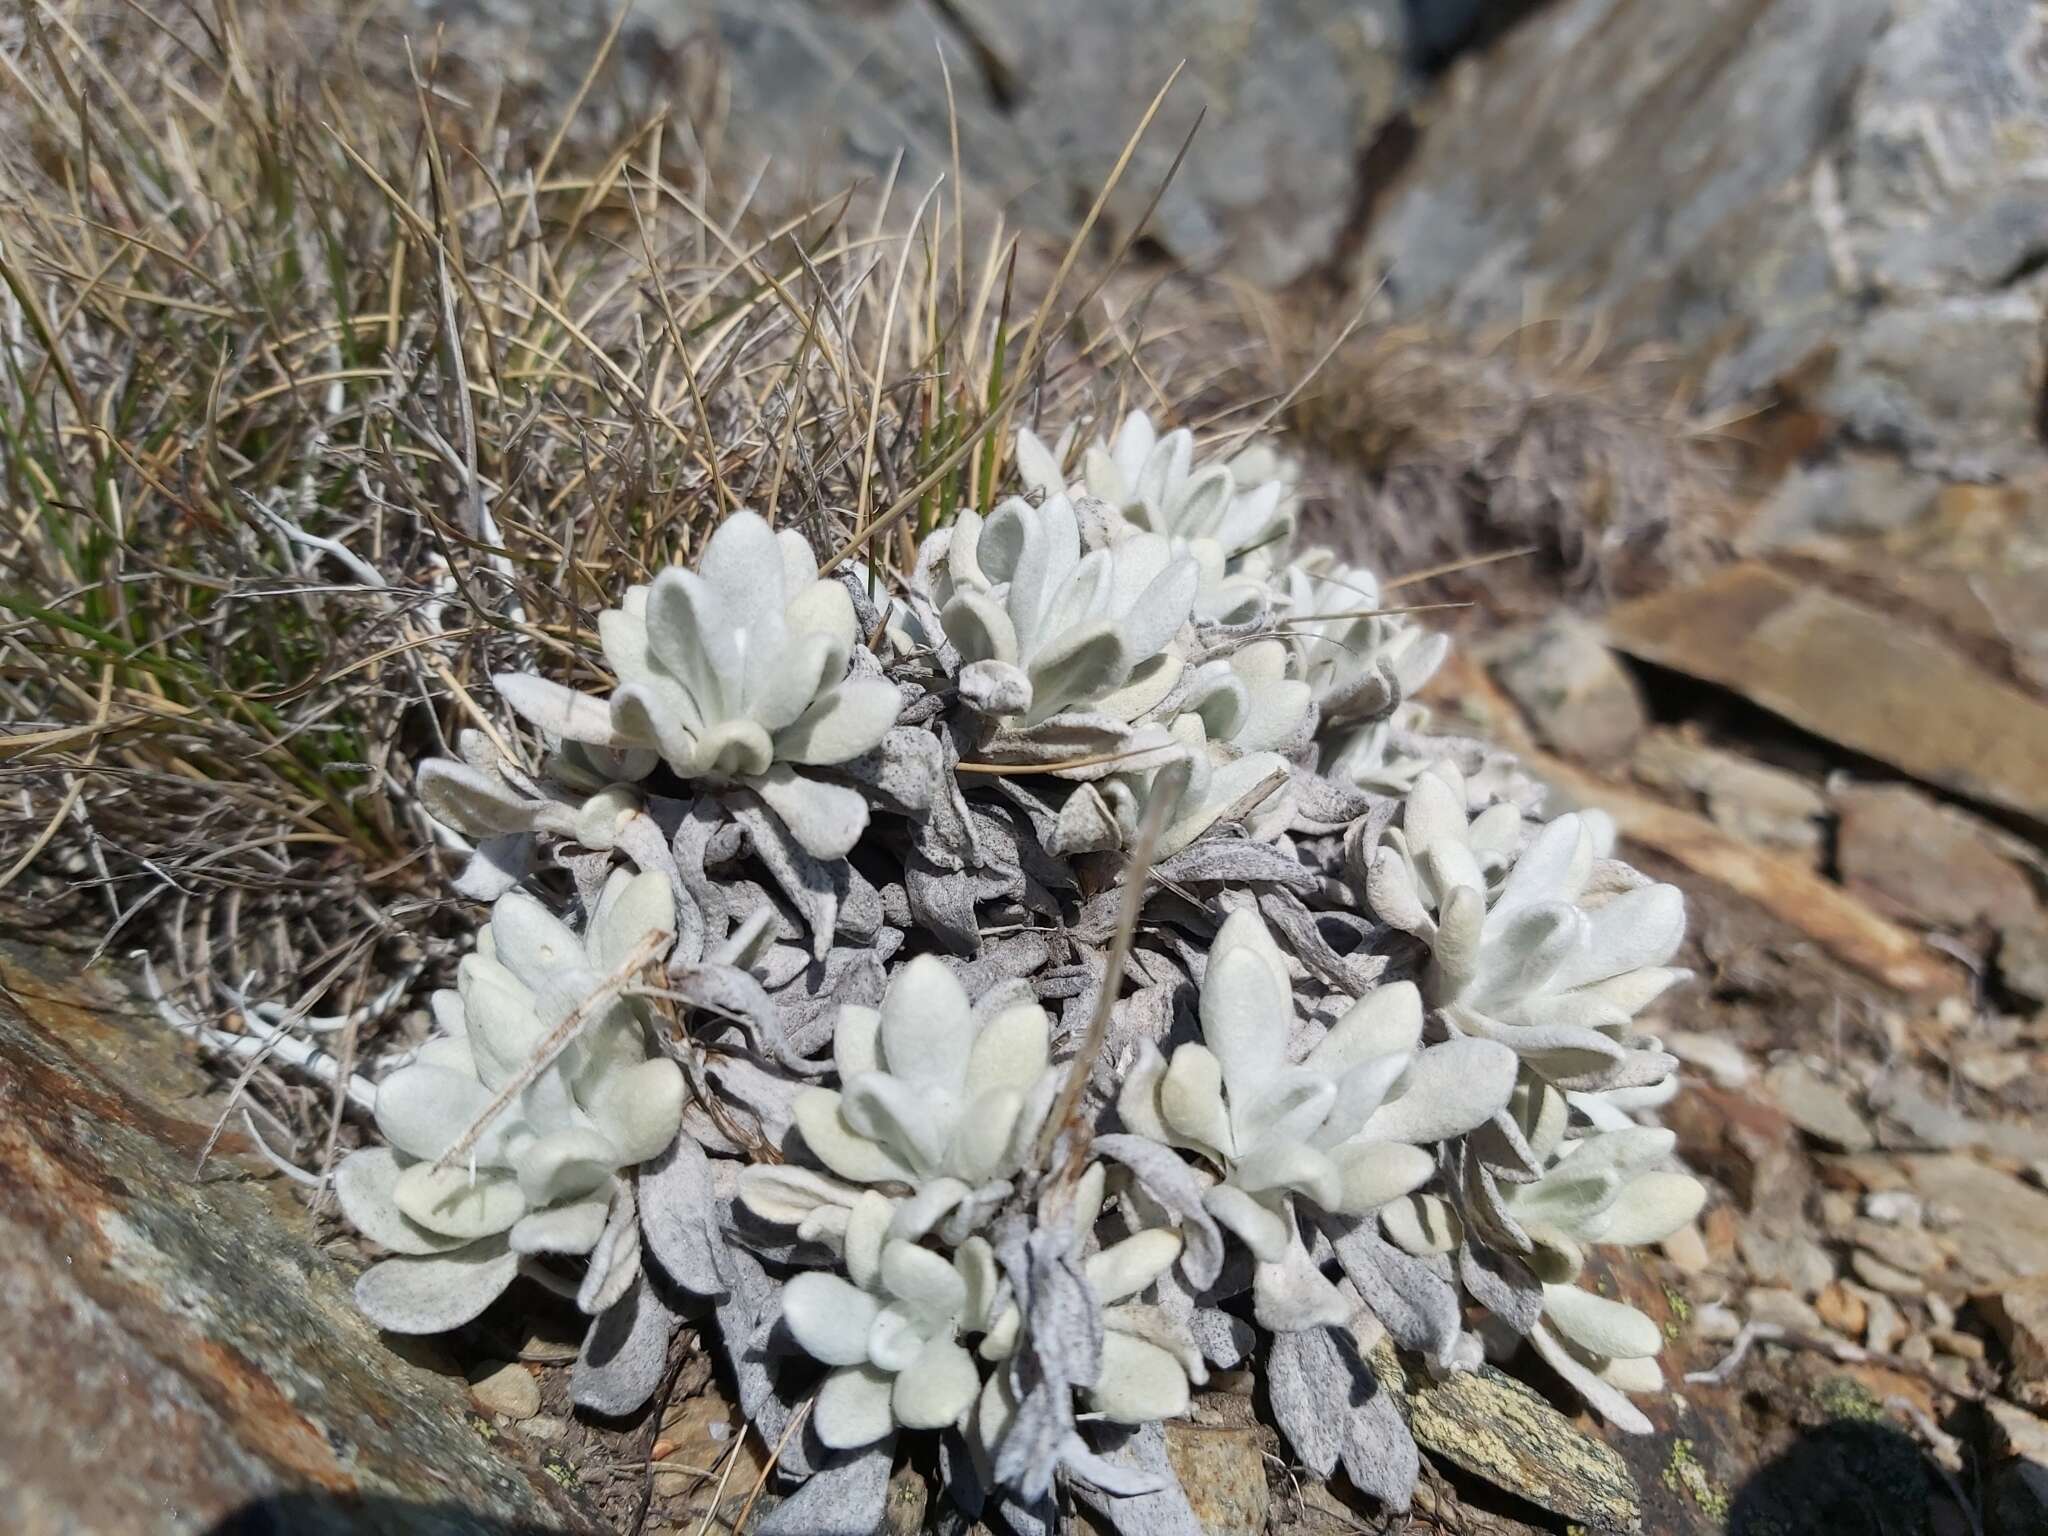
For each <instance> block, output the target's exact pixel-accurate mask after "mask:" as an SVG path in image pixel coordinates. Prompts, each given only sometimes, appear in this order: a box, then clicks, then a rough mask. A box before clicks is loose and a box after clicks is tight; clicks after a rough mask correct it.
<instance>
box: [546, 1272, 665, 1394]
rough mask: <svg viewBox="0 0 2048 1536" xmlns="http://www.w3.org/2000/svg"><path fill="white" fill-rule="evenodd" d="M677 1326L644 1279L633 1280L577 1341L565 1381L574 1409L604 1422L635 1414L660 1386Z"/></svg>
mask: <svg viewBox="0 0 2048 1536" xmlns="http://www.w3.org/2000/svg"><path fill="white" fill-rule="evenodd" d="M677 1321H678V1319H677V1317H676V1315H675V1314H674V1313H673V1312H671V1311H670V1310H669V1309H668V1306H667V1304H666V1303H665V1302H663V1301H662V1299H661V1298H660V1296H658V1295H657V1294H656V1293H655V1290H654V1287H653V1286H651V1285H649V1284H648V1283H647V1281H646V1279H645V1278H644V1277H642V1278H641V1279H638V1280H636V1281H634V1283H633V1285H632V1287H631V1289H629V1290H628V1291H627V1292H626V1294H625V1295H624V1296H623V1297H621V1298H620V1299H619V1300H618V1301H616V1302H614V1303H613V1304H612V1306H611V1307H610V1308H609V1309H608V1310H607V1311H606V1312H605V1313H604V1314H603V1315H602V1316H600V1317H599V1318H598V1319H597V1321H596V1322H594V1323H592V1324H591V1325H590V1331H589V1332H588V1333H586V1334H585V1335H584V1336H583V1347H582V1349H581V1350H580V1351H579V1352H578V1354H577V1356H576V1367H575V1369H574V1370H573V1371H572V1372H571V1373H570V1377H569V1395H570V1396H571V1397H572V1398H573V1399H574V1400H575V1403H576V1406H577V1407H579V1408H588V1409H589V1410H590V1411H591V1412H593V1413H601V1414H604V1415H606V1416H607V1417H610V1418H618V1417H620V1416H622V1415H624V1414H629V1413H632V1412H633V1411H634V1410H636V1409H638V1408H639V1407H640V1405H641V1404H643V1403H645V1402H646V1401H647V1400H648V1399H649V1398H650V1397H652V1396H653V1395H654V1392H655V1389H656V1388H657V1387H659V1386H660V1385H661V1377H662V1372H663V1371H664V1370H665V1369H666V1368H667V1366H668V1345H669V1339H670V1337H671V1336H672V1335H673V1334H674V1333H675V1330H676V1324H677Z"/></svg>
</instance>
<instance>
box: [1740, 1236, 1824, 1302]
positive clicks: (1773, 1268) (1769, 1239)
mask: <svg viewBox="0 0 2048 1536" xmlns="http://www.w3.org/2000/svg"><path fill="white" fill-rule="evenodd" d="M1735 1246H1736V1248H1737V1250H1738V1251H1739V1252H1740V1253H1741V1254H1742V1262H1743V1264H1744V1265H1745V1266H1747V1267H1748V1269H1749V1272H1750V1274H1751V1275H1753V1276H1754V1277H1755V1278H1756V1279H1758V1280H1761V1281H1763V1282H1764V1283H1765V1284H1766V1285H1778V1286H1782V1287H1784V1288H1785V1289H1787V1290H1790V1291H1795V1292H1797V1293H1798V1294H1799V1295H1801V1296H1811V1295H1812V1294H1813V1293H1814V1292H1815V1291H1818V1290H1819V1289H1820V1288H1821V1287H1822V1286H1824V1285H1826V1284H1827V1283H1828V1282H1829V1281H1830V1280H1832V1279H1834V1278H1835V1261H1834V1258H1833V1256H1832V1255H1830V1254H1829V1252H1828V1251H1827V1249H1825V1248H1823V1247H1821V1245H1820V1244H1819V1243H1816V1242H1815V1241H1814V1240H1813V1239H1812V1238H1810V1237H1808V1236H1807V1235H1806V1234H1805V1233H1803V1232H1776V1231H1766V1230H1764V1228H1763V1227H1762V1226H1761V1225H1758V1224H1751V1225H1748V1226H1744V1227H1742V1228H1741V1229H1740V1230H1738V1231H1737V1232H1736V1234H1735Z"/></svg>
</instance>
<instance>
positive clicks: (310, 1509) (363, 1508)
mask: <svg viewBox="0 0 2048 1536" xmlns="http://www.w3.org/2000/svg"><path fill="white" fill-rule="evenodd" d="M206 1536H569V1528H568V1527H566V1526H556V1525H534V1524H530V1523H527V1522H516V1523H515V1522H510V1521H505V1520H499V1519H495V1518H493V1517H491V1516H489V1515H479V1514H475V1513H472V1512H471V1511H469V1510H466V1509H464V1508H462V1506H460V1505H459V1504H421V1503H416V1502H414V1501H413V1500H410V1499H381V1498H377V1497H374V1496H371V1495H356V1496H343V1495H338V1494H329V1493H278V1494H271V1495H269V1496H268V1497H266V1498H261V1499H254V1500H251V1501H250V1502H249V1503H247V1504H245V1505H243V1506H242V1507H241V1508H240V1509H238V1510H236V1511H235V1512H234V1513H233V1514H231V1515H229V1516H228V1517H227V1518H226V1519H224V1520H222V1521H220V1522H219V1523H218V1524H216V1525H214V1526H212V1527H211V1528H210V1529H209V1530H208V1531H207V1532H206Z"/></svg>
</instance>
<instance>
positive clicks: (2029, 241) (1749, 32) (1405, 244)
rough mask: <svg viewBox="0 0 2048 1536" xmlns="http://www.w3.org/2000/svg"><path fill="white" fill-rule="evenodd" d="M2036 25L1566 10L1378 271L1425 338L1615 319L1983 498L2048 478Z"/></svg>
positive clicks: (1939, 6) (1978, 5)
mask: <svg viewBox="0 0 2048 1536" xmlns="http://www.w3.org/2000/svg"><path fill="white" fill-rule="evenodd" d="M2039 41H2040V16H2039V11H2038V8H2037V7H2035V6H2034V5H2033V4H2032V3H2031V0H1918V3H1913V4H1901V3H1896V0H1828V3H1812V0H1743V3H1735V0H1704V3H1700V4H1695V5H1683V6H1673V5H1667V4H1663V3H1660V0H1563V3H1561V4H1557V5H1553V6H1550V7H1548V8H1546V9H1544V10H1543V11H1542V12H1540V13H1539V14H1537V15H1535V16H1533V17H1531V18H1529V20H1528V21H1527V22H1526V23H1525V24H1524V25H1523V26H1522V27H1521V28H1519V29H1518V30H1517V31H1516V32H1515V34H1514V35H1513V38H1512V41H1511V45H1509V46H1503V47H1500V48H1496V49H1494V50H1492V51H1491V52H1489V53H1488V54H1487V55H1485V56H1484V58H1482V59H1478V60H1475V61H1473V62H1472V63H1471V64H1469V65H1467V66H1461V67H1460V68H1459V69H1458V70H1457V71H1455V72H1454V75H1453V86H1452V89H1451V90H1450V91H1449V93H1448V95H1449V99H1448V100H1447V101H1444V102H1442V103H1439V104H1438V105H1437V108H1436V110H1435V111H1434V113H1433V114H1432V116H1431V120H1430V123H1429V126H1428V128H1427V130H1426V131H1425V134H1424V137H1423V140H1422V144H1421V147H1420V150H1419V152H1418V153H1417V154H1416V155H1415V156H1414V158H1413V159H1412V160H1411V161H1410V162H1409V164H1408V165H1407V166H1406V167H1405V168H1404V170H1403V171H1402V173H1401V175H1400V176H1399V178H1398V179H1397V180H1396V182H1395V183H1394V185H1393V186H1392V187H1391V188H1389V190H1388V191H1387V193H1386V194H1385V195H1384V196H1383V198H1382V200H1381V202H1380V203H1379V205H1378V206H1379V209H1380V212H1379V214H1378V216H1377V218H1376V220H1375V223H1374V226H1373V228H1372V229H1371V231H1370V232H1369V235H1368V238H1367V240H1366V241H1365V243H1364V245H1363V248H1362V251H1361V257H1360V261H1361V271H1360V277H1361V280H1362V281H1363V282H1365V283H1366V284H1371V283H1374V282H1377V281H1378V280H1380V279H1381V278H1382V277H1384V278H1385V280H1386V287H1385V289H1384V292H1383V299H1384V301H1385V302H1386V303H1387V305H1388V307H1389V308H1391V309H1393V310H1395V311H1396V312H1416V311H1425V310H1435V311H1439V312H1447V313H1448V314H1449V315H1450V316H1452V317H1453V318H1454V319H1456V320H1458V321H1460V322H1463V323H1465V324H1468V325H1494V324H1505V325H1512V324H1515V323H1517V322H1519V321H1520V320H1521V319H1522V318H1523V317H1524V316H1526V315H1527V314H1529V313H1531V312H1532V311H1536V312H1544V313H1551V314H1556V313H1567V314H1570V313H1578V314H1581V315H1584V314H1587V313H1590V312H1593V311H1598V312H1601V313H1602V314H1603V315H1604V317H1605V318H1606V320H1607V321H1608V322H1609V323H1610V324H1611V326H1612V328H1613V339H1614V340H1615V341H1616V342H1617V343H1619V344H1620V345H1621V346H1623V347H1627V346H1632V345H1638V344H1643V343H1659V344H1663V345H1665V346H1668V347H1671V348H1673V349H1674V350H1675V352H1676V353H1677V355H1678V356H1679V357H1680V358H1681V359H1683V361H1684V362H1685V363H1686V364H1687V365H1688V368H1689V370H1690V372H1691V374H1692V376H1694V377H1696V378H1698V379H1699V380H1700V381H1701V386H1700V402H1701V403H1702V404H1703V405H1705V406H1707V407H1708V408H1710V409H1719V408H1724V407H1728V406H1732V405H1734V404H1735V403H1736V402H1738V401H1742V400H1745V399H1748V398H1751V397H1754V396H1756V395H1758V394H1759V393H1762V392H1765V391H1768V390H1770V389H1772V388H1777V387H1782V388H1783V390H1784V391H1785V393H1787V394H1789V395H1791V396H1793V397H1794V398H1798V399H1804V400H1805V401H1806V403H1808V404H1810V405H1812V406H1814V407H1816V408H1817V409H1819V410H1821V411H1822V412H1824V413H1826V414H1827V415H1830V416H1832V417H1833V418H1834V419H1836V420H1837V421H1839V422H1840V423H1841V424H1842V425H1843V426H1844V427H1845V428H1846V429H1847V431H1848V433H1849V434H1850V435H1851V436H1853V437H1855V438H1858V439H1861V440H1864V441H1867V442H1872V443H1876V444H1881V445H1883V446H1886V447H1889V448H1895V449H1899V450H1903V452H1904V453H1905V454H1906V456H1907V457H1908V458H1909V459H1910V460H1911V461H1912V462H1913V463H1915V464H1916V465H1917V466H1919V467H1922V468H1926V469H1931V470H1938V471H1940V472H1942V473H1944V474H1948V475H1952V476H1960V477H1965V478H1975V477H1981V476H1985V475H1990V474H1996V473H2002V472H2006V471H2009V470H2011V469H2012V468H2014V467H2015V466H2016V465H2018V464H2020V463H2025V462H2029V461H2033V460H2037V459H2038V458H2039V456H2040V447H2039V438H2038V436H2037V435H2036V434H2035V432H2034V427H2033V423H2034V414H2035V410H2036V408H2037V400H2036V398H2035V396H2036V391H2037V388H2038V383H2039V380H2040V377H2041V363H2042V354H2041V348H2042V343H2041V318H2042V312H2043V301H2044V294H2048V276H2044V275H2043V274H2042V273H2040V272H2039V271H2037V270H2036V269H2037V266H2038V257H2039V255H2040V254H2041V253H2042V252H2043V251H2044V250H2048V175H2044V173H2043V171H2042V168H2041V167H2042V165H2043V163H2044V162H2043V158H2042V152H2043V146H2044V142H2048V133H2044V129H2043V124H2044V123H2048V110H2044V109H2048V73H2044V71H2043V68H2042V64H2041V54H2040V48H2039Z"/></svg>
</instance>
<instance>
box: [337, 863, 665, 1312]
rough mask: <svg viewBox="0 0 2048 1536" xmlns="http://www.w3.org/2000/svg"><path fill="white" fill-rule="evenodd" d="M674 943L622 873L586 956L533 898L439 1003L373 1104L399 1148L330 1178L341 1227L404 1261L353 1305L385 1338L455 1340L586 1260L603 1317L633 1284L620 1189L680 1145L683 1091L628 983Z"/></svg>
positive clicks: (628, 1203)
mask: <svg viewBox="0 0 2048 1536" xmlns="http://www.w3.org/2000/svg"><path fill="white" fill-rule="evenodd" d="M674 931H675V915H674V909H673V907H672V905H671V903H670V899H669V891H668V883H667V882H666V881H665V880H663V879H662V878H661V877H660V876H658V875H648V874H642V875H629V874H627V873H626V872H625V871H624V870H616V871H614V872H613V874H612V876H611V878H610V880H609V881H607V882H606V885H605V888H604V893H603V896H602V897H601V899H600V900H599V902H598V904H597V907H596V910H595V912H594V914H593V916H592V918H591V921H590V925H589V929H588V932H587V933H586V934H585V935H584V936H582V937H580V938H579V937H578V936H577V935H576V934H575V933H574V932H572V931H571V930H570V928H569V927H568V926H567V925H566V924H564V923H563V922H562V921H561V920H560V919H559V918H557V917H555V916H554V915H553V914H552V913H550V912H549V911H548V910H547V909H546V908H545V907H543V906H542V905H541V904H540V903H539V902H538V901H536V900H534V899H533V898H532V897H531V896H528V895H526V894H525V893H523V892H518V891H514V892H511V893H508V894H507V895H505V896H503V897H500V898H499V900H498V903H497V905H496V907H495V908H494V909H493V911H492V914H491V922H490V926H489V927H487V928H485V929H484V930H483V931H482V932H480V933H479V934H478V936H477V948H476V951H475V953H473V954H471V955H468V956H466V957H465V958H464V959H463V961H462V964H461V967H460V969H459V971H458V982H457V988H456V990H455V991H453V992H440V993H437V994H435V997H434V1016H435V1020H436V1024H437V1031H436V1034H435V1036H434V1038H433V1039H431V1040H429V1041H428V1042H427V1043H426V1044H425V1045H423V1046H422V1047H420V1049H419V1051H418V1053H417V1054H416V1055H415V1057H414V1059H413V1061H412V1062H411V1064H409V1065H407V1066H404V1067H401V1068H399V1069H398V1070H397V1071H396V1072H393V1073H392V1074H391V1075H390V1076H389V1077H387V1078H386V1079H385V1080H384V1081H383V1082H382V1083H381V1084H380V1085H379V1086H378V1090H377V1108H376V1116H377V1128H378V1130H379V1131H381V1132H382V1133H383V1135H384V1138H385V1140H386V1142H387V1143H388V1145H386V1146H383V1147H374V1148H369V1149H366V1150H364V1151H360V1152H355V1153H351V1154H350V1155H349V1156H348V1157H347V1158H346V1159H344V1160H343V1161H342V1163H341V1164H340V1165H339V1167H338V1168H337V1169H336V1171H335V1193H336V1196H337V1198H338V1199H339V1200H340V1202H341V1207H342V1210H343V1212H344V1214H346V1215H347V1216H348V1218H349V1220H350V1221H352V1222H354V1223H355V1225H356V1226H357V1228H358V1229H360V1230H361V1231H362V1232H363V1233H364V1235H365V1236H367V1237H369V1238H371V1239H372V1240H374V1241H375V1242H377V1243H379V1244H381V1245H382V1246H384V1247H386V1248H388V1249H390V1250H391V1251H392V1253H393V1254H394V1255H397V1256H396V1257H393V1258H389V1259H386V1260H384V1261H383V1262H382V1263H380V1264H377V1265H375V1266H374V1267H372V1268H371V1269H370V1270H369V1271H367V1272H366V1273H365V1274H364V1275H363V1277H362V1280H361V1281H360V1282H359V1284H358V1285H357V1287H356V1299H357V1301H358V1302H359V1303H360V1304H361V1306H362V1308H363V1310H364V1311H365V1312H367V1313H368V1314H369V1315H370V1316H371V1318H373V1319H374V1320H375V1321H376V1322H377V1323H378V1324H379V1326H381V1327H385V1328H389V1329H391V1330H393V1331H394V1332H399V1333H438V1332H441V1331H443V1330H445V1329H448V1328H453V1327H456V1326H458V1325H459V1324H461V1323H464V1322H467V1321H468V1320H469V1319H470V1318H472V1317H475V1316H476V1315H477V1314H478V1313H480V1312H482V1311H483V1309H484V1308H485V1307H487V1306H489V1305H490V1304H491V1302H492V1301H494V1300H495V1299H496V1298H497V1297H498V1295H499V1294H500V1293H501V1292H503V1291H504V1289H505V1288H506V1287H507V1286H508V1285H510V1284H511V1283H512V1281H513V1279H514V1278H515V1277H516V1276H517V1274H518V1273H519V1272H520V1269H521V1265H522V1261H544V1260H547V1259H550V1258H557V1257H559V1258H569V1259H577V1258H580V1259H585V1260H587V1262H588V1264H589V1266H590V1268H589V1273H588V1276H587V1278H586V1281H585V1284H584V1286H583V1288H582V1290H581V1299H582V1300H583V1301H584V1303H585V1310H587V1311H590V1312H593V1313H595V1312H600V1311H602V1310H604V1309H605V1308H606V1307H607V1306H609V1305H610V1304H611V1303H612V1302H613V1301H616V1300H617V1299H618V1297H619V1296H620V1295H621V1294H622V1293H623V1291H624V1289H625V1288H626V1287H627V1286H628V1285H629V1284H630V1283H631V1281H632V1280H634V1279H635V1278H637V1276H638V1273H639V1258H638V1249H637V1239H636V1238H635V1236H634V1225H633V1222H632V1221H631V1219H630V1215H628V1216H627V1218H626V1219H624V1220H621V1212H622V1211H623V1212H625V1213H630V1212H631V1210H632V1203H633V1194H632V1186H631V1184H630V1182H629V1181H628V1180H627V1179H625V1178H623V1177H621V1175H622V1174H624V1173H626V1172H627V1171H628V1170H630V1169H631V1168H632V1167H633V1166H634V1165H636V1164H639V1163H642V1162H646V1161H648V1160H650V1159H652V1158H655V1157H658V1156H660V1155H661V1153H662V1152H664V1151H665V1150H666V1149H667V1148H668V1146H669V1144H670V1143H671V1142H672V1141H674V1140H675V1136H676V1130H677V1128H678V1126H679V1125H680V1124H681V1120H682V1110H683V1100H684V1094H685V1090H684V1083H683V1076H682V1073H681V1071H680V1070H679V1069H678V1068H677V1066H676V1064H675V1063H674V1062H673V1061H670V1060H668V1059H667V1058H665V1057H662V1056H657V1055H654V1054H653V1052H652V1050H651V1036H650V1025H649V1020H648V1018H647V1015H646V1012H645V1010H644V1006H643V1005H642V1004H641V1003H639V1002H638V1001H637V1000H636V999H634V998H631V997H628V996H625V995H622V994H621V992H620V991H619V989H618V986H617V977H618V973H619V971H620V969H621V967H623V966H626V965H630V964H632V963H634V962H635V961H639V962H646V961H652V960H655V959H658V958H659V957H660V954H661V953H662V952H663V951H665V950H666V948H667V946H668V943H669V941H670V939H671V938H672V937H673V935H674ZM565 1023H573V1024H576V1025H577V1026H578V1027H577V1028H576V1030H575V1033H574V1034H573V1037H571V1038H570V1039H569V1040H568V1042H567V1044H566V1045H565V1046H564V1047H563V1048H562V1049H561V1051H560V1053H559V1054H558V1055H556V1056H554V1057H553V1059H552V1060H551V1061H550V1062H549V1063H548V1064H547V1065H546V1067H545V1068H544V1069H543V1070H542V1071H540V1072H539V1073H538V1074H531V1073H530V1072H529V1063H530V1062H531V1061H532V1060H533V1059H534V1057H535V1054H536V1052H538V1051H540V1050H541V1049H542V1048H543V1046H544V1044H545V1042H546V1041H547V1040H548V1038H549V1036H550V1035H551V1034H553V1033H554V1032H555V1031H556V1030H557V1029H558V1028H559V1027H561V1026H562V1025H564V1024H565ZM527 1077H530V1079H531V1080H530V1081H524V1079H525V1078H527ZM607 1239H610V1240H609V1241H607Z"/></svg>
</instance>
